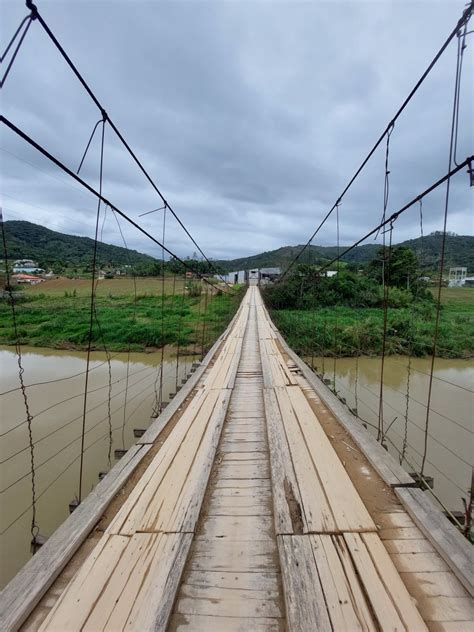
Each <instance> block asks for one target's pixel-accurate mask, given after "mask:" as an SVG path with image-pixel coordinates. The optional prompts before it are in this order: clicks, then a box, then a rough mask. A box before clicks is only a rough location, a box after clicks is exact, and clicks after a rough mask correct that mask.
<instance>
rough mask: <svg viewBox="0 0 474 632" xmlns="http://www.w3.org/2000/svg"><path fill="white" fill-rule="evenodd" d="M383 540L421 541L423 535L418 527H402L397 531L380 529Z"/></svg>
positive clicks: (396, 529)
mask: <svg viewBox="0 0 474 632" xmlns="http://www.w3.org/2000/svg"><path fill="white" fill-rule="evenodd" d="M379 537H380V539H381V540H420V539H421V538H423V534H422V533H421V531H420V530H419V529H417V528H416V527H414V528H410V527H406V528H404V527H400V528H395V529H380V531H379Z"/></svg>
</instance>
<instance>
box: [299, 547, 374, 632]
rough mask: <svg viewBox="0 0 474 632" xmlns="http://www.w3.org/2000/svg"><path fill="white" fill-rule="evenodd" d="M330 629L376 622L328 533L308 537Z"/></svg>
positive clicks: (364, 626)
mask: <svg viewBox="0 0 474 632" xmlns="http://www.w3.org/2000/svg"><path fill="white" fill-rule="evenodd" d="M309 537H310V539H311V544H312V548H313V555H314V559H315V561H316V566H317V569H318V574H319V578H320V581H321V586H322V589H323V592H324V598H325V600H326V606H327V609H328V613H329V618H330V619H331V624H332V627H333V630H351V631H352V630H354V631H355V630H370V631H374V632H375V631H376V629H377V628H376V625H375V623H374V620H373V618H372V615H371V613H370V610H369V607H368V605H367V602H366V599H365V598H364V595H363V594H362V592H360V593H358V594H357V597H358V598H357V599H356V598H355V596H354V593H353V592H352V589H351V584H350V581H349V579H348V577H347V575H346V573H345V572H344V567H343V565H342V563H341V561H340V559H339V556H338V553H337V551H336V549H335V546H334V542H333V540H332V537H331V536H328V535H321V536H319V535H312V536H309Z"/></svg>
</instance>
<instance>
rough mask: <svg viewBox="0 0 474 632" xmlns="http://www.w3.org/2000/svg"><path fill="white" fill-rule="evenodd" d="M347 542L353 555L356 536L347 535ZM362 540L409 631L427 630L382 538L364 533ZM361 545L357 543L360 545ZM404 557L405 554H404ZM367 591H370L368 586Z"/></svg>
mask: <svg viewBox="0 0 474 632" xmlns="http://www.w3.org/2000/svg"><path fill="white" fill-rule="evenodd" d="M344 537H345V540H346V542H348V541H349V542H351V554H352V551H353V550H354V542H355V541H356V536H355V535H352V534H347V535H345V536H344ZM362 540H363V542H364V543H365V546H366V547H367V551H368V552H369V555H370V557H371V559H372V562H373V564H374V566H375V568H376V569H377V572H378V574H379V576H380V578H381V580H382V582H383V584H384V586H385V588H386V590H387V592H388V593H389V594H390V597H391V599H392V601H393V603H394V604H395V607H396V609H397V611H398V613H399V615H400V618H401V619H402V621H403V622H404V624H405V626H406V629H407V630H425V629H426V626H425V624H424V621H423V619H422V617H421V615H420V613H419V612H418V609H417V608H416V606H415V604H414V602H413V600H412V598H411V597H410V594H409V592H408V590H407V589H406V587H405V584H404V583H403V582H402V580H401V578H400V575H399V574H398V572H397V570H396V568H395V566H394V564H393V563H392V562H391V560H390V556H389V554H388V553H387V551H386V549H385V547H384V545H383V544H382V542H381V540H380V538H379V537H378V535H377V534H375V533H363V534H362ZM358 544H359V543H357V545H358ZM402 555H403V554H402ZM417 555H428V554H425V553H419V554H417ZM367 589H370V590H371V588H369V586H367Z"/></svg>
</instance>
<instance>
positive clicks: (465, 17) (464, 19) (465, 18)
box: [280, 0, 474, 281]
mask: <svg viewBox="0 0 474 632" xmlns="http://www.w3.org/2000/svg"><path fill="white" fill-rule="evenodd" d="M473 11H474V0H471V1H470V2H469V4H468V6H467V7H466V9H464V11H463V14H462V16H461V17H460V18H459V20H458V21H457V23H456V26H455V27H454V29H453V30H452V31H451V33H450V34H449V35H448V37H447V39H446V40H445V42H444V43H443V45H442V46H441V48H440V49H439V50H438V52H437V53H436V55H435V56H434V58H433V59H432V61H431V62H430V63H429V65H428V67H427V68H426V70H425V71H424V73H423V74H422V75H421V77H420V79H418V81H417V82H416V84H415V86H414V87H413V89H412V90H411V92H410V93H409V94H408V96H407V97H406V99H405V100H404V101H403V103H402V105H401V106H400V107H399V109H398V110H397V112H396V113H395V115H394V116H393V117H392V119H391V120H390V122H389V123H388V125H387V126H386V128H385V129H384V131H383V132H382V134H381V135H380V136H379V138H378V139H377V141H376V142H375V144H374V145H373V147H372V149H371V150H370V151H369V153H368V154H367V156H366V157H365V158H364V160H363V161H362V163H361V165H360V166H359V168H358V169H357V170H356V172H355V174H354V175H353V176H352V178H351V179H350V180H349V182H348V183H347V185H346V186H345V188H344V189H343V191H342V193H341V194H340V195H339V197H338V198H337V201H336V202H335V203H334V204H333V206H332V207H331V208H330V210H329V211H328V212H327V213H326V215H325V216H324V218H323V219H322V221H321V222H320V223H319V225H318V226H317V227H316V229H315V230H314V232H313V233H312V235H311V236H310V238H309V239H308V241H307V242H306V244H305V245H304V246H303V248H301V249H300V251H299V252H298V253H297V254H296V256H295V257H294V258H293V259H292V260H291V262H290V264H289V265H288V267H287V268H286V270H285V271H284V273H283V274H282V276H281V278H280V281H282V280H283V279H284V278H285V277H286V275H287V274H288V273H289V271H290V270H291V269H292V268H293V266H294V265H295V263H296V262H297V261H298V260H299V258H300V257H301V255H302V254H303V253H304V251H305V250H306V248H307V247H308V245H309V244H310V243H311V242H312V241H313V239H314V238H315V237H316V235H317V234H318V233H319V231H320V230H321V228H322V227H323V226H324V224H325V223H326V221H327V220H328V219H329V217H330V216H331V214H332V213H333V212H334V210H335V208H336V205H337V204H338V203H340V202H341V201H342V199H343V197H344V196H345V195H346V193H347V192H348V190H349V189H350V188H351V186H352V185H353V184H354V182H355V181H356V180H357V178H358V177H359V175H360V173H361V172H362V170H363V169H364V167H365V166H366V164H367V163H368V162H369V160H370V158H371V157H372V156H373V154H374V153H375V151H376V149H377V148H378V147H379V145H380V143H381V142H382V141H383V139H384V138H385V136H386V135H387V134H388V132H389V130H390V128H391V127H393V125H394V124H395V123H396V121H397V119H398V118H399V117H400V115H401V114H402V112H403V111H404V110H405V108H406V107H407V105H408V104H409V103H410V101H411V100H412V98H413V97H414V95H415V94H416V92H417V91H418V89H419V88H420V86H421V85H422V83H423V82H424V81H425V79H426V78H427V76H428V75H429V74H430V72H431V70H432V69H433V67H434V66H435V65H436V63H437V62H438V60H439V58H440V57H441V55H442V54H443V53H444V51H445V50H446V48H447V47H448V45H449V44H450V42H451V41H452V40H453V38H454V37H456V35H457V33H458V32H459V30H460V29H461V28H462V27H463V26H464V25H465V24H466V25H467V23H468V22H469V20H470V18H471V16H472V13H473Z"/></svg>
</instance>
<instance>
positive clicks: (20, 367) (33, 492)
mask: <svg viewBox="0 0 474 632" xmlns="http://www.w3.org/2000/svg"><path fill="white" fill-rule="evenodd" d="M0 224H1V227H2V244H3V254H4V258H5V279H6V283H7V288H8V289H7V292H8V294H9V298H10V301H9V302H10V307H11V317H12V324H13V332H14V336H15V352H16V357H17V364H18V379H19V382H20V388H21V394H22V399H23V405H24V407H25V412H26V420H27V426H28V445H29V451H30V472H29V474H30V478H31V508H32V514H31V524H30V533H31V538H32V540H31V542H32V544H33V543H34V542H35V541H36V537H37V535H38V533H39V527H38V524H37V522H36V500H37V498H36V468H35V448H34V442H33V426H32V422H33V415H32V414H31V411H30V405H29V400H28V394H27V392H26V387H25V382H24V379H23V374H24V372H25V369H24V367H23V358H22V353H21V345H20V336H19V333H18V326H17V318H16V309H15V297H14V294H13V291H12V289H11V281H10V266H9V262H8V247H7V236H6V230H5V224H4V222H3V211H2V208H1V207H0ZM27 475H28V474H27Z"/></svg>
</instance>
